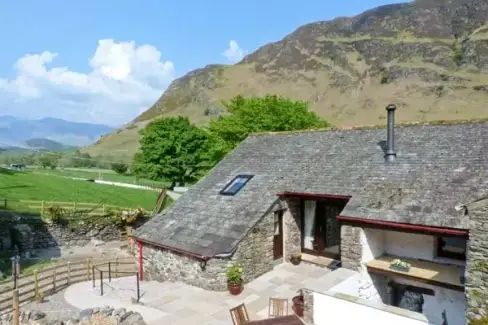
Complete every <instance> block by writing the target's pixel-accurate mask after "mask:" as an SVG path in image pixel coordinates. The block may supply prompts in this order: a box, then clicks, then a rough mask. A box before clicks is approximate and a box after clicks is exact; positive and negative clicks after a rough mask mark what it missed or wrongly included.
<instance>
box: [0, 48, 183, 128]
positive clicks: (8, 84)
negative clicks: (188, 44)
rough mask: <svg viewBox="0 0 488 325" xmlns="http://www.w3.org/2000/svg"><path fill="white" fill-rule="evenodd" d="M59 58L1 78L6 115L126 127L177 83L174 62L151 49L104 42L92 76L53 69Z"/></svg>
mask: <svg viewBox="0 0 488 325" xmlns="http://www.w3.org/2000/svg"><path fill="white" fill-rule="evenodd" d="M57 56H58V54H57V53H53V52H49V51H45V52H43V53H41V54H27V55H25V56H23V57H21V58H20V59H18V60H17V62H16V63H15V64H14V70H15V72H16V75H15V77H14V78H13V79H5V78H4V79H2V78H0V115H3V114H10V115H16V116H23V117H29V118H37V117H44V116H54V117H60V118H65V119H69V120H77V121H88V122H96V123H105V124H111V125H118V124H123V123H126V122H128V121H129V120H131V119H133V118H134V117H135V116H137V115H138V114H139V113H140V112H141V110H143V108H149V107H150V106H151V105H152V104H154V102H155V101H156V100H157V99H158V98H159V96H161V94H162V92H163V91H164V89H165V88H166V87H167V86H168V84H169V83H170V82H171V81H172V80H173V79H174V66H173V63H172V62H171V61H164V60H162V59H161V52H159V51H158V50H157V49H156V48H155V47H153V46H151V45H141V46H136V44H135V43H134V42H117V41H114V40H112V39H104V40H100V41H99V42H98V46H97V48H96V50H95V53H94V55H93V57H92V58H91V59H90V60H89V66H90V68H91V69H90V71H89V72H88V73H82V72H76V71H71V70H70V69H69V68H68V67H56V66H55V67H51V64H52V63H53V62H54V61H55V59H56V57H57Z"/></svg>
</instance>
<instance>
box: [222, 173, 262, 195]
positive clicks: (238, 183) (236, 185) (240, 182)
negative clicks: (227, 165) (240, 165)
mask: <svg viewBox="0 0 488 325" xmlns="http://www.w3.org/2000/svg"><path fill="white" fill-rule="evenodd" d="M253 176H254V175H237V176H236V177H235V178H234V179H233V180H232V181H230V183H228V184H227V185H225V187H224V189H223V190H222V191H220V194H222V195H235V194H237V192H239V191H240V190H241V188H243V187H244V185H246V183H247V182H249V180H250V179H251V178H253Z"/></svg>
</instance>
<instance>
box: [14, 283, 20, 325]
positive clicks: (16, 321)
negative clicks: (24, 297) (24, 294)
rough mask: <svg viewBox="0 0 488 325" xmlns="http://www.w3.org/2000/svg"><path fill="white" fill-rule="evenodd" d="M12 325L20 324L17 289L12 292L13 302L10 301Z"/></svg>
mask: <svg viewBox="0 0 488 325" xmlns="http://www.w3.org/2000/svg"><path fill="white" fill-rule="evenodd" d="M12 309H13V312H12V324H13V325H19V324H20V309H19V289H15V290H14V291H13V301H12Z"/></svg>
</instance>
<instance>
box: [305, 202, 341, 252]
mask: <svg viewBox="0 0 488 325" xmlns="http://www.w3.org/2000/svg"><path fill="white" fill-rule="evenodd" d="M345 206H346V202H345V201H344V200H339V199H321V200H302V214H301V215H302V218H301V219H302V251H303V252H305V253H307V254H312V255H318V256H324V257H329V258H332V259H336V260H339V259H340V244H341V226H340V222H339V220H337V216H338V215H339V214H340V213H341V211H342V210H343V209H344V207H345Z"/></svg>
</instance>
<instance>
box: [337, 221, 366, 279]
mask: <svg viewBox="0 0 488 325" xmlns="http://www.w3.org/2000/svg"><path fill="white" fill-rule="evenodd" d="M360 235H361V228H358V227H352V226H348V225H342V226H341V261H342V267H345V268H348V269H351V270H354V271H359V270H360V268H361V257H362V248H361V241H360Z"/></svg>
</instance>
